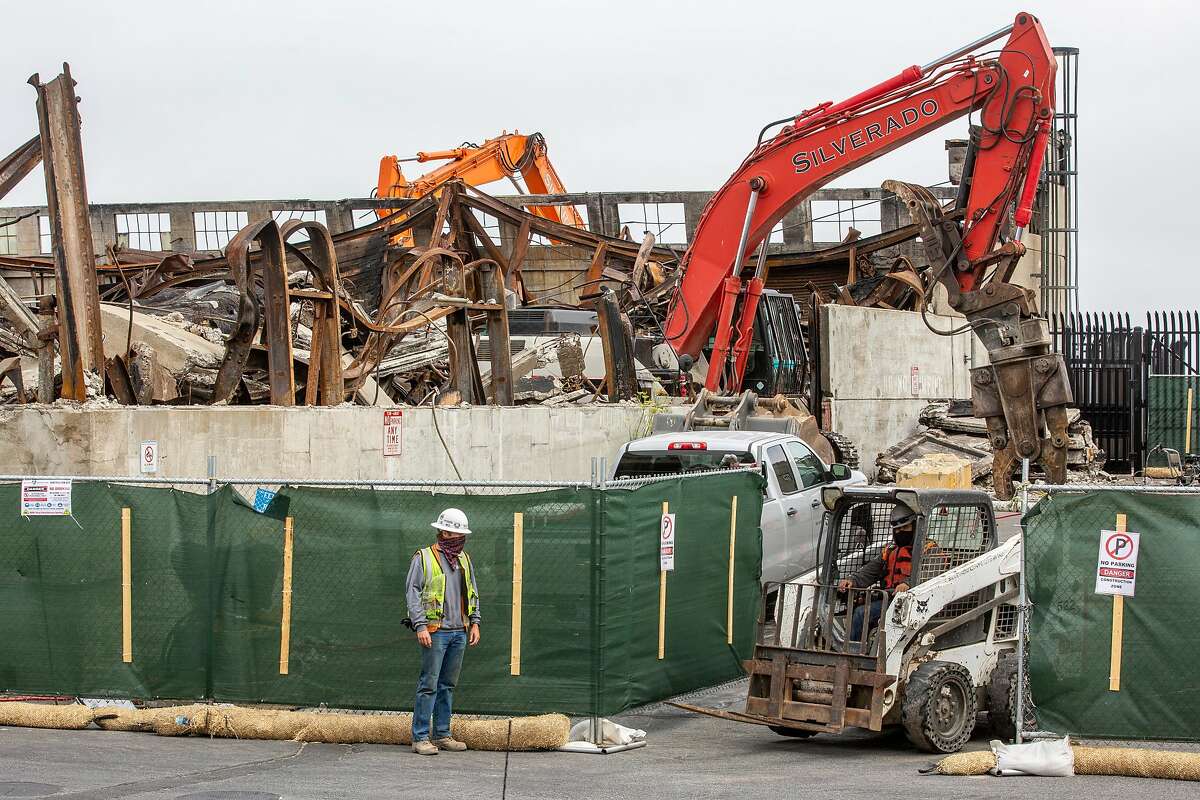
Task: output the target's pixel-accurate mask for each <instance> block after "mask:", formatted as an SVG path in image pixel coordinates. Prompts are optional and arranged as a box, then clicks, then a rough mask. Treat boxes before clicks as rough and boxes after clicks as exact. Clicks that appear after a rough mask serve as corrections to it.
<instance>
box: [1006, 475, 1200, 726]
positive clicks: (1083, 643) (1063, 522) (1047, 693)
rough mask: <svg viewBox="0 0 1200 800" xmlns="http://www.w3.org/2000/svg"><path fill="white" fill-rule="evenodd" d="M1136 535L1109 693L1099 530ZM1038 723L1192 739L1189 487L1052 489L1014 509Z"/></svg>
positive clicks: (1196, 570)
mask: <svg viewBox="0 0 1200 800" xmlns="http://www.w3.org/2000/svg"><path fill="white" fill-rule="evenodd" d="M1117 514H1125V515H1126V521H1127V529H1128V530H1130V531H1135V532H1137V533H1139V534H1141V536H1140V543H1139V554H1138V562H1137V577H1136V593H1135V596H1133V597H1127V598H1125V599H1124V600H1123V605H1124V611H1123V619H1124V630H1123V635H1122V640H1121V648H1120V652H1121V669H1120V672H1121V678H1120V688H1119V691H1111V690H1110V688H1109V677H1110V666H1111V654H1112V644H1113V624H1112V619H1113V598H1112V597H1111V596H1109V595H1101V594H1096V593H1095V589H1096V569H1097V560H1098V557H1099V549H1100V532H1101V531H1102V530H1110V531H1111V530H1115V529H1116V518H1117ZM1025 522H1026V529H1025V531H1026V533H1025V535H1026V543H1027V552H1026V569H1027V580H1028V588H1029V598H1030V600H1031V602H1032V604H1033V616H1032V618H1031V620H1030V625H1029V636H1030V638H1029V675H1030V688H1031V691H1032V694H1033V701H1034V703H1035V704H1036V707H1037V721H1038V725H1039V726H1040V727H1041V728H1043V729H1045V730H1049V731H1055V732H1059V733H1070V734H1074V735H1077V736H1093V737H1098V738H1115V739H1167V740H1191V741H1195V740H1200V669H1197V665H1198V664H1200V626H1197V624H1196V617H1197V610H1198V609H1200V580H1198V579H1197V577H1198V576H1200V495H1196V494H1191V495H1187V494H1174V495H1171V494H1143V493H1134V492H1120V491H1104V492H1090V493H1087V494H1075V493H1068V494H1053V495H1050V496H1048V497H1047V498H1045V499H1043V500H1042V501H1041V502H1039V503H1038V504H1037V505H1036V506H1035V507H1034V508H1033V509H1032V510H1031V511H1030V512H1029V513H1028V514H1027V515H1026V517H1025Z"/></svg>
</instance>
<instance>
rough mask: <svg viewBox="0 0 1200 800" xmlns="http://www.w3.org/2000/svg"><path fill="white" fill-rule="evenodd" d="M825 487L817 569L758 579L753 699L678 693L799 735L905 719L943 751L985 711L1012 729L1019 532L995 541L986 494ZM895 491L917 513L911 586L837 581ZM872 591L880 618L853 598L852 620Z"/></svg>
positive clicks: (885, 518)
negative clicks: (729, 702) (739, 707)
mask: <svg viewBox="0 0 1200 800" xmlns="http://www.w3.org/2000/svg"><path fill="white" fill-rule="evenodd" d="M822 501H823V503H824V505H825V508H826V515H825V523H824V525H823V527H822V532H821V544H820V559H821V560H820V562H819V566H818V567H817V569H816V570H815V571H814V572H812V573H809V574H808V575H804V576H801V577H800V578H798V579H796V580H794V581H789V582H787V583H782V584H772V585H764V586H763V597H764V604H763V606H762V611H761V612H760V618H759V622H758V629H757V634H756V636H757V638H756V641H755V647H754V657H753V658H752V659H750V660H749V661H747V662H745V667H746V671H747V672H748V673H749V674H750V687H749V691H748V695H747V697H746V708H745V711H744V712H732V711H723V710H714V709H705V708H700V707H697V706H689V705H686V704H677V705H679V706H680V707H681V708H686V709H688V710H692V711H699V712H701V713H707V714H711V715H713V716H718V717H722V718H725V719H732V720H736V721H740V722H751V723H757V724H760V725H765V726H767V727H769V728H770V729H771V730H772V731H774V732H776V733H778V734H780V735H784V736H794V737H805V736H812V735H814V734H817V733H839V732H841V731H843V730H845V729H846V728H850V727H858V728H866V729H869V730H872V731H879V730H882V729H883V728H884V727H885V726H894V725H900V726H902V727H903V728H904V730H905V732H906V734H907V735H908V738H909V739H910V740H911V741H912V742H913V744H915V745H916V746H917V747H918V748H920V749H922V750H926V751H930V752H942V753H951V752H954V751H956V750H958V749H960V748H961V747H962V746H963V745H964V744H965V743H966V742H967V740H969V739H970V738H971V733H972V731H973V730H974V728H975V722H976V714H977V712H979V711H987V712H989V716H990V718H991V722H992V726H993V730H994V732H995V733H996V734H997V735H999V736H1001V737H1003V738H1007V739H1011V738H1012V735H1013V733H1014V730H1015V717H1014V713H1013V712H1014V706H1015V704H1016V682H1015V672H1016V637H1017V606H1016V603H1017V580H1018V572H1019V570H1020V547H1021V542H1020V537H1019V536H1018V537H1014V538H1013V539H1010V540H1009V541H1007V542H1004V543H1003V544H1001V543H998V541H997V536H996V521H995V515H994V513H993V511H992V504H991V500H990V499H989V498H988V496H987V495H986V494H984V493H983V492H977V491H966V490H961V491H957V490H956V491H949V490H946V491H942V490H924V489H922V490H914V489H899V488H894V487H890V488H883V487H858V486H850V487H830V488H828V489H826V490H825V491H824V492H823V495H822ZM897 505H902V506H906V507H907V508H908V509H910V510H911V511H912V512H915V514H916V515H917V517H916V530H915V535H914V542H913V547H912V552H913V562H912V573H911V578H910V584H911V588H910V589H909V590H908V591H906V592H902V593H899V594H897V595H896V596H894V597H890V596H888V593H887V592H886V591H884V590H883V589H880V588H861V589H857V588H855V589H848V590H846V591H840V590H839V589H838V582H839V580H841V579H842V578H847V577H849V576H850V575H852V574H853V573H854V572H855V571H857V570H858V569H859V568H860V567H862V566H863V565H864V564H866V563H867V562H868V561H870V560H872V559H875V558H878V557H879V556H880V554H881V553H882V552H883V548H884V547H886V546H887V544H888V543H889V542H890V541H891V529H890V525H889V518H890V514H891V512H892V510H893V509H894V508H895V507H896V506H897ZM773 592H778V594H777V597H776V600H775V602H774V603H773V604H772V605H773V608H769V607H768V604H767V603H766V601H765V598H767V597H769V595H770V594H771V593H773ZM876 600H879V601H882V609H881V612H880V614H879V618H878V624H877V625H873V626H872V625H869V624H867V621H866V620H867V617H868V615H867V614H866V613H865V609H863V610H859V611H858V612H857V613H858V614H859V616H860V617H862V618H864V621H863V622H862V623H860V624H859V625H858V626H857V627H858V629H859V630H858V631H857V632H856V631H855V627H856V626H855V623H854V618H855V614H856V609H861V607H863V606H869V605H870V604H871V603H872V602H873V601H876ZM852 634H856V635H854V636H852ZM1027 707H1028V706H1027Z"/></svg>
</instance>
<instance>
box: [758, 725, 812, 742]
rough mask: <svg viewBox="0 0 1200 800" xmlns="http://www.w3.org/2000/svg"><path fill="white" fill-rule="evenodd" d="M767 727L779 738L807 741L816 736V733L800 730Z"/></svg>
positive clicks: (776, 726)
mask: <svg viewBox="0 0 1200 800" xmlns="http://www.w3.org/2000/svg"><path fill="white" fill-rule="evenodd" d="M767 727H768V728H770V729H771V730H772V731H774V732H775V733H778V734H779V735H780V736H791V737H792V738H793V739H807V738H808V737H810V736H816V735H817V732H816V731H806V730H803V729H801V728H785V727H783V726H782V725H768V726H767Z"/></svg>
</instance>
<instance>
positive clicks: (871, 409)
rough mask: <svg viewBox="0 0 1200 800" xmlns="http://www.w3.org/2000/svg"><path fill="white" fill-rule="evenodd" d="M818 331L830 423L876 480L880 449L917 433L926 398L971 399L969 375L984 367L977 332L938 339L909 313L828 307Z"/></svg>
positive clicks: (944, 325) (953, 322)
mask: <svg viewBox="0 0 1200 800" xmlns="http://www.w3.org/2000/svg"><path fill="white" fill-rule="evenodd" d="M929 319H930V322H931V323H932V324H933V325H934V326H936V327H938V328H939V329H941V330H949V329H951V328H952V327H955V326H957V325H961V324H962V320H961V318H959V319H955V318H950V317H942V316H937V315H933V314H931V315H929ZM821 326H822V327H821V357H822V359H823V364H824V382H823V385H822V390H823V392H824V394H825V396H826V397H827V398H828V401H829V413H830V419H829V420H828V424H829V425H830V426H831V427H832V429H833V430H836V431H838V432H839V433H842V434H844V435H846V436H848V437H850V438H851V439H852V440H853V441H854V442H855V444H857V445H858V449H859V452H860V453H861V456H862V465H863V471H864V472H866V473H867V475H868V476H871V477H874V475H875V457H876V456H878V455H879V453H880V451H882V450H886V449H887V448H888V447H890V446H891V445H893V444H895V443H896V442H898V441H900V440H901V439H903V438H905V437H906V436H910V435H912V434H913V433H916V431H917V428H918V425H917V415H918V414H919V413H920V412H921V409H922V408H924V407H925V406H926V405H927V404H928V403H929V401H931V400H939V399H945V398H955V397H958V398H966V397H970V396H971V384H970V374H969V370H970V369H971V367H973V366H982V365H983V364H986V363H987V353H986V351H985V350H984V349H983V345H981V344H980V343H979V342H978V341H977V340H976V339H975V336H974V334H971V333H962V334H958V335H955V336H938V335H936V334H934V333H932V332H930V331H929V329H928V328H926V327H925V324H924V323H923V322H922V321H921V315H920V314H917V313H914V312H910V311H888V310H884V309H873V308H854V307H852V306H839V305H826V306H823V307H822V317H821ZM914 368H916V370H917V385H916V387H915V389H916V391H914V386H913V369H914Z"/></svg>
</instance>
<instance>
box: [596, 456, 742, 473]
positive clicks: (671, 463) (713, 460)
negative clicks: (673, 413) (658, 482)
mask: <svg viewBox="0 0 1200 800" xmlns="http://www.w3.org/2000/svg"><path fill="white" fill-rule="evenodd" d="M730 453H732V454H733V455H734V456H735V457H736V458H737V460H738V465H739V466H749V465H750V464H753V463H754V456H752V455H751V454H750V453H748V452H746V451H745V450H741V451H732V450H642V451H632V450H627V451H626V452H625V454H624V455H622V456H621V461H620V463H619V464H617V470H616V475H615V476H616V477H618V478H639V477H642V476H645V475H674V474H677V473H680V472H704V471H707V470H713V469H720V468H721V461H722V460H723V459H724V458H725V456H726V455H729V454H730Z"/></svg>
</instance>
